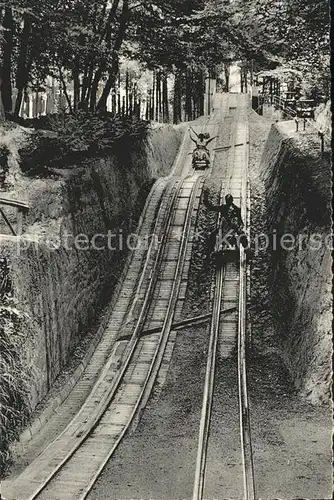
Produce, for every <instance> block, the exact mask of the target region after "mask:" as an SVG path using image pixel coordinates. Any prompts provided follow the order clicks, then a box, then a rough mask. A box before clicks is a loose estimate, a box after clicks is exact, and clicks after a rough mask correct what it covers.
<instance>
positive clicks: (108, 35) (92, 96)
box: [89, 0, 124, 111]
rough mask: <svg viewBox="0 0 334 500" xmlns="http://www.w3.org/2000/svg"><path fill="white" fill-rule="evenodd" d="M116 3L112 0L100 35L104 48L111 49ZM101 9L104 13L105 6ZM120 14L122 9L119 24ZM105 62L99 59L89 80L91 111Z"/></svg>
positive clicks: (94, 104) (116, 0)
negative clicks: (98, 64) (91, 78)
mask: <svg viewBox="0 0 334 500" xmlns="http://www.w3.org/2000/svg"><path fill="white" fill-rule="evenodd" d="M118 5H119V0H113V3H112V6H111V8H110V11H109V15H108V19H107V22H106V28H105V30H103V33H102V36H101V44H102V42H103V41H104V38H105V43H106V48H107V49H108V50H111V35H112V31H113V20H114V18H115V16H116V12H117V8H118ZM103 9H104V14H105V11H106V6H104V7H103ZM123 10H124V5H123ZM122 15H123V11H122V14H121V19H120V24H121V22H122ZM120 28H121V26H120ZM99 29H100V30H102V25H100V27H99ZM115 45H116V42H115ZM116 50H118V49H116ZM114 51H115V48H114ZM106 64H107V63H106V60H102V61H101V64H100V66H99V67H98V68H97V70H96V72H95V75H94V79H93V80H92V81H91V90H90V106H89V107H90V110H91V111H94V109H95V108H96V99H97V91H98V88H99V83H100V81H101V78H102V75H103V72H104V71H105V70H106ZM111 88H112V87H110V90H111ZM109 93H110V91H109ZM108 95H109V94H108ZM107 98H108V96H107ZM99 107H100V106H99Z"/></svg>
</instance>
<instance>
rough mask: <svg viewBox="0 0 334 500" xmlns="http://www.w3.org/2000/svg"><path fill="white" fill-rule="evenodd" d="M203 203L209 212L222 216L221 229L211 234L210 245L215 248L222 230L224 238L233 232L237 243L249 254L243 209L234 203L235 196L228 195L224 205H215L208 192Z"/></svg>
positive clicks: (205, 193)
mask: <svg viewBox="0 0 334 500" xmlns="http://www.w3.org/2000/svg"><path fill="white" fill-rule="evenodd" d="M203 203H204V205H205V207H206V208H207V209H208V210H210V211H212V212H218V213H220V214H221V223H220V227H219V228H217V229H215V230H214V231H213V232H212V233H211V234H210V238H209V239H210V245H212V246H214V244H215V242H216V237H217V234H218V232H219V230H220V229H221V230H222V236H221V237H222V238H223V237H224V236H226V235H227V234H228V233H229V232H230V231H232V232H233V233H234V235H235V236H237V243H241V245H242V246H243V247H244V248H245V249H246V252H247V253H249V252H248V251H249V248H248V239H247V236H246V234H245V232H244V230H243V228H244V223H243V220H242V217H241V209H240V208H239V207H237V205H235V204H234V203H233V196H232V195H231V194H227V195H226V196H225V203H224V204H222V205H214V204H213V203H211V202H210V201H209V199H208V192H207V191H204V197H203Z"/></svg>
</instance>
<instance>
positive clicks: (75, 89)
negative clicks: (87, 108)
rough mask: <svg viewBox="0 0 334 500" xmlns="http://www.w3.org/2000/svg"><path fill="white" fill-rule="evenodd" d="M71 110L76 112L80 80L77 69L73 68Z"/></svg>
mask: <svg viewBox="0 0 334 500" xmlns="http://www.w3.org/2000/svg"><path fill="white" fill-rule="evenodd" d="M72 76H73V97H74V99H73V111H74V112H76V111H78V109H79V101H80V80H79V69H78V68H75V69H74V70H73V74H72Z"/></svg>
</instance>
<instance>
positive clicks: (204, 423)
mask: <svg viewBox="0 0 334 500" xmlns="http://www.w3.org/2000/svg"><path fill="white" fill-rule="evenodd" d="M238 112H239V110H237V115H238ZM233 128H234V130H233V133H232V134H231V138H232V140H231V144H230V146H231V149H230V151H231V152H232V154H231V156H232V158H231V157H230V158H229V162H228V172H227V176H228V177H227V178H228V186H230V183H231V179H232V172H233V162H234V147H233V146H234V145H235V144H234V143H235V138H236V128H237V120H235V123H234V127H233ZM223 192H224V184H222V189H221V193H220V200H222V197H223ZM220 221H221V214H219V216H218V221H217V226H218V228H219V226H220ZM225 273H226V266H225V265H223V266H222V267H220V268H219V269H217V270H216V276H215V286H214V297H213V311H212V320H211V325H210V340H209V349H208V354H207V365H206V373H205V380H204V389H203V403H202V411H201V420H200V428H199V438H198V448H197V457H196V468H195V479H194V487H193V496H192V499H193V500H202V498H203V492H204V480H205V471H206V464H207V450H208V444H209V435H210V423H211V414H212V403H213V395H214V381H215V372H216V359H217V346H218V339H219V325H220V316H221V303H222V295H223V286H224V278H225Z"/></svg>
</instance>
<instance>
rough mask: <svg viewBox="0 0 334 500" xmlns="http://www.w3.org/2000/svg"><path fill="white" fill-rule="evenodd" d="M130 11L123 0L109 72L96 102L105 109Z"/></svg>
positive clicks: (117, 69) (113, 83)
mask: <svg viewBox="0 0 334 500" xmlns="http://www.w3.org/2000/svg"><path fill="white" fill-rule="evenodd" d="M129 16H130V11H129V0H123V8H122V14H121V16H120V22H119V28H118V33H117V36H116V40H115V44H114V47H113V55H112V64H111V70H110V72H109V77H108V80H107V83H106V85H105V87H104V89H103V92H102V95H101V98H100V100H99V102H98V106H97V107H98V108H99V109H103V110H105V109H106V107H107V99H108V96H109V94H110V91H111V89H112V88H114V87H115V83H116V79H117V74H118V71H119V50H120V48H121V46H122V44H123V41H124V37H125V34H126V29H127V27H128V21H129Z"/></svg>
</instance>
